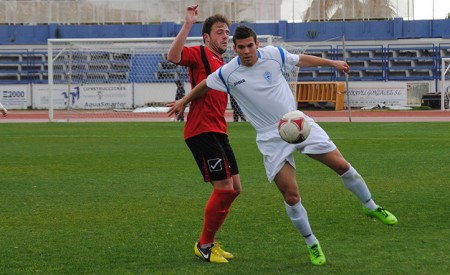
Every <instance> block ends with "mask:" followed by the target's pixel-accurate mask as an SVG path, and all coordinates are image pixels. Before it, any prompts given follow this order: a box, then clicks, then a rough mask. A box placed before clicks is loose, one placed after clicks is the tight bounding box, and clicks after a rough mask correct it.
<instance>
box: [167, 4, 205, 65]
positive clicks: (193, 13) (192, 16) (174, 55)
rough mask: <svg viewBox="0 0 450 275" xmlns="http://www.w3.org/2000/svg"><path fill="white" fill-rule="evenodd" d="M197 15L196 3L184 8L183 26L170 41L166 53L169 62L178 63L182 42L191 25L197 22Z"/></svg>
mask: <svg viewBox="0 0 450 275" xmlns="http://www.w3.org/2000/svg"><path fill="white" fill-rule="evenodd" d="M197 17H198V5H192V6H189V7H187V8H186V14H185V18H184V23H183V26H182V27H181V30H180V32H179V33H178V35H177V37H176V38H175V40H174V41H173V42H172V45H171V46H170V49H169V52H168V53H167V60H169V61H170V62H172V63H175V64H178V63H179V62H180V61H181V52H182V50H183V47H184V44H185V43H186V38H187V37H188V35H189V32H190V31H191V28H192V25H194V23H195V22H197Z"/></svg>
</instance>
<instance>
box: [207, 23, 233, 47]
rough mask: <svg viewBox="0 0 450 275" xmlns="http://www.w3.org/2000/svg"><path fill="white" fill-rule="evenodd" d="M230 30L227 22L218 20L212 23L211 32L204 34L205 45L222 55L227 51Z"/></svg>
mask: <svg viewBox="0 0 450 275" xmlns="http://www.w3.org/2000/svg"><path fill="white" fill-rule="evenodd" d="M229 35H230V30H229V29H228V26H227V24H225V23H222V22H217V23H214V24H213V25H212V28H211V34H204V38H205V45H206V46H207V47H208V48H210V49H211V50H212V51H213V52H215V53H216V54H219V55H222V54H223V53H225V52H226V51H227V47H228V36H229Z"/></svg>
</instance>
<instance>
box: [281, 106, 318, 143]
mask: <svg viewBox="0 0 450 275" xmlns="http://www.w3.org/2000/svg"><path fill="white" fill-rule="evenodd" d="M310 131H311V125H310V124H309V122H308V121H307V120H306V118H305V114H303V112H301V111H293V112H289V113H287V114H285V115H284V116H283V117H282V118H281V119H280V122H279V123H278V132H279V133H280V136H281V138H282V139H283V140H284V141H286V142H287V143H292V144H297V143H300V142H303V141H304V140H305V139H307V138H308V136H309V132H310Z"/></svg>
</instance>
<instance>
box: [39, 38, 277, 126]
mask: <svg viewBox="0 0 450 275" xmlns="http://www.w3.org/2000/svg"><path fill="white" fill-rule="evenodd" d="M229 39H230V41H231V40H232V36H230V37H229ZM260 39H264V40H265V44H266V45H273V43H274V41H275V39H280V37H278V36H273V35H260V36H258V40H260ZM174 40H175V37H159V38H157V37H151V38H99V39H97V38H95V39H94V38H80V39H71V38H62V39H60V38H58V39H48V40H47V47H48V119H49V121H50V122H53V121H54V120H55V114H54V110H55V109H54V100H55V99H54V90H55V79H54V61H55V60H57V59H58V57H59V56H60V55H61V54H62V52H63V51H65V50H66V49H69V47H70V45H71V43H73V44H77V43H78V44H80V43H93V42H99V43H101V42H105V43H114V42H117V43H124V42H127V43H133V42H135V43H145V42H149V43H155V42H156V43H157V42H164V43H169V42H172V41H174ZM195 42H198V44H199V45H200V44H203V37H198V36H196V37H187V38H186V44H192V43H195ZM62 43H66V44H67V45H65V46H63V48H61V44H62ZM56 45H58V47H57V46H56ZM56 49H58V50H60V51H59V52H56ZM54 54H56V56H54ZM68 76H69V78H70V74H69V75H68ZM70 85H71V83H70V81H69V83H68V87H69V89H70ZM67 112H68V113H70V101H68V103H67ZM69 117H70V116H67V119H69Z"/></svg>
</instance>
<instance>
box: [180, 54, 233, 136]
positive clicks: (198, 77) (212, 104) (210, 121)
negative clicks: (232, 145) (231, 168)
mask: <svg viewBox="0 0 450 275" xmlns="http://www.w3.org/2000/svg"><path fill="white" fill-rule="evenodd" d="M203 48H204V49H205V50H204V53H205V55H206V58H207V59H208V63H209V66H210V71H211V72H214V71H216V70H217V69H219V68H220V67H221V66H222V65H223V64H224V62H223V59H222V58H221V57H219V56H217V55H216V54H214V53H213V52H211V51H210V50H209V49H208V48H207V47H203ZM178 64H179V65H182V66H186V67H188V68H189V77H190V80H191V87H192V88H194V87H195V85H197V84H198V83H200V82H201V81H202V80H203V79H205V78H206V77H207V72H206V68H205V64H204V62H203V59H202V53H201V50H200V46H193V47H184V48H183V51H182V57H181V61H180V62H179V63H178ZM227 104H228V94H227V93H224V92H220V91H216V90H210V91H209V92H208V93H206V95H204V96H202V97H201V98H198V99H195V100H193V101H192V102H191V105H190V107H189V113H188V116H187V121H186V125H185V127H184V139H188V138H190V137H193V136H197V135H199V134H202V133H208V132H214V133H222V134H226V133H227V123H226V121H225V110H226V107H227Z"/></svg>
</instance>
